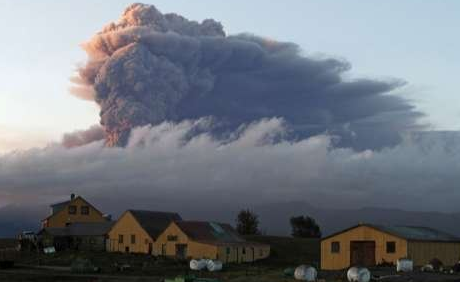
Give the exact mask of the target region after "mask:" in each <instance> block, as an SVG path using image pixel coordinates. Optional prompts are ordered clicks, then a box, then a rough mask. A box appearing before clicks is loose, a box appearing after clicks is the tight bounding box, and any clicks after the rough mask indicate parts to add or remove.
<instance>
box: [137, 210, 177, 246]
mask: <svg viewBox="0 0 460 282" xmlns="http://www.w3.org/2000/svg"><path fill="white" fill-rule="evenodd" d="M128 212H130V213H131V214H132V215H133V216H134V218H135V219H136V220H137V222H138V223H139V224H140V225H141V226H142V228H144V230H145V231H146V232H147V233H148V234H149V235H150V236H151V237H152V239H154V240H156V239H157V238H158V236H159V235H160V234H161V233H162V232H163V231H164V230H165V229H166V227H168V225H169V224H170V223H171V222H172V221H179V220H182V218H181V216H180V215H179V214H178V213H173V212H158V211H144V210H128Z"/></svg>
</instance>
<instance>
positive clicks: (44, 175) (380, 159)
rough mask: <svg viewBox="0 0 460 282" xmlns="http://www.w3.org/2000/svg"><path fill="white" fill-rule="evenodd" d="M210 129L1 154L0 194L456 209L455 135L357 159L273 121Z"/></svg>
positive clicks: (157, 204)
mask: <svg viewBox="0 0 460 282" xmlns="http://www.w3.org/2000/svg"><path fill="white" fill-rule="evenodd" d="M212 123H213V122H212V121H209V120H206V119H201V120H197V121H184V122H182V123H179V124H173V123H162V124H160V125H157V126H145V127H140V128H137V129H135V130H133V132H132V136H131V138H130V139H129V140H128V142H127V146H126V147H125V148H107V147H105V146H103V142H94V143H91V144H88V145H85V146H81V147H75V148H71V149H67V148H64V147H62V146H56V145H54V146H50V147H48V148H47V149H45V150H43V149H36V150H29V151H24V152H16V153H11V154H7V155H5V156H2V157H0V187H2V190H1V192H0V194H1V196H2V199H4V200H5V201H8V199H9V197H10V196H12V195H14V196H15V198H14V199H10V200H11V201H10V202H16V203H18V202H21V200H20V199H21V197H25V198H26V199H30V197H32V196H38V195H50V199H53V201H54V199H55V198H56V197H59V196H63V197H65V198H67V196H68V195H69V194H70V193H71V192H74V193H78V194H82V195H86V196H87V197H90V198H98V199H99V203H102V204H104V203H107V202H113V203H115V204H114V206H116V207H117V208H119V209H127V208H135V207H140V206H142V207H145V208H150V209H166V210H170V209H174V208H175V207H178V206H184V203H188V204H187V205H186V206H189V207H190V209H194V208H197V209H198V208H199V207H200V206H202V205H205V204H206V205H208V204H209V203H210V202H212V203H213V204H215V205H216V209H218V208H217V207H219V205H224V204H227V205H231V206H233V207H235V206H245V205H248V206H253V205H256V204H263V203H278V202H287V201H292V200H296V201H306V202H310V203H312V204H313V205H317V206H327V207H335V208H337V207H348V208H349V207H362V206H381V207H382V206H385V207H399V208H401V207H403V208H406V209H423V210H445V211H452V210H456V209H457V210H458V197H459V196H460V194H459V193H460V192H459V190H458V183H459V182H460V174H459V173H458V172H459V171H460V147H459V144H460V142H459V141H460V136H459V134H457V135H455V134H447V133H446V135H445V136H444V137H442V138H439V137H435V138H432V137H431V135H429V134H428V135H427V136H423V135H415V136H412V137H411V138H407V139H406V140H405V141H404V142H402V143H401V144H399V145H397V146H395V147H393V148H387V149H384V150H381V151H372V150H366V151H362V152H356V151H354V150H353V149H346V148H336V147H334V146H333V138H332V137H330V136H327V135H319V136H315V137H312V138H309V139H304V140H299V141H288V140H286V139H284V138H283V136H285V135H286V132H287V131H288V129H287V127H286V124H285V123H284V122H283V120H281V119H267V120H262V121H259V122H256V123H252V124H249V125H246V126H245V127H242V128H240V129H239V130H237V131H235V132H233V134H231V135H230V136H229V137H228V138H226V139H223V140H222V139H215V138H214V137H213V135H212V134H210V133H207V132H205V130H204V129H205V128H210V127H212ZM197 128H198V131H201V132H202V133H199V134H196V133H195V132H196V131H197ZM191 132H193V134H191ZM414 140H417V142H416V143H414ZM445 140H451V141H445ZM449 142H450V143H449ZM51 195H52V196H53V197H54V198H51ZM120 199H123V204H120ZM24 201H25V200H24ZM50 201H51V200H50ZM208 207H209V205H208ZM209 209H210V211H209V212H211V213H212V210H213V209H212V208H211V207H209ZM107 210H109V211H110V209H107Z"/></svg>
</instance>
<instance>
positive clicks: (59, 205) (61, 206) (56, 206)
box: [50, 201, 70, 215]
mask: <svg viewBox="0 0 460 282" xmlns="http://www.w3.org/2000/svg"><path fill="white" fill-rule="evenodd" d="M69 203H70V201H65V202H60V203H56V204H52V205H51V206H50V207H51V209H52V210H53V215H54V214H56V213H58V212H60V211H62V210H63V209H64V208H65V207H66V206H67V205H68V204H69Z"/></svg>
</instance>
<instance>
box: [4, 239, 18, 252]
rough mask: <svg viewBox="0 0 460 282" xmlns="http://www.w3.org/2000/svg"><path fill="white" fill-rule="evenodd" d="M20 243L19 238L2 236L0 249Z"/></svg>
mask: <svg viewBox="0 0 460 282" xmlns="http://www.w3.org/2000/svg"><path fill="white" fill-rule="evenodd" d="M17 245H18V240H16V239H9V238H0V249H3V248H15V247H16V246H17Z"/></svg>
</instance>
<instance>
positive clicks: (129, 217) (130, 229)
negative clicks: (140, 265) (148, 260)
mask: <svg viewBox="0 0 460 282" xmlns="http://www.w3.org/2000/svg"><path fill="white" fill-rule="evenodd" d="M133 235H134V243H133V241H132V238H131V237H132V236H133ZM120 236H122V239H121V238H120ZM154 242H155V240H154V238H152V236H150V234H149V233H148V232H147V231H146V230H145V229H144V228H143V227H142V225H141V224H140V223H139V222H138V220H137V219H136V217H135V216H133V214H132V213H131V212H130V211H125V212H124V213H123V214H122V215H121V216H120V218H119V219H118V220H117V222H116V223H115V224H114V225H113V226H112V228H111V229H110V231H109V243H108V244H109V246H108V249H109V251H111V252H126V251H129V252H133V253H149V252H150V249H149V248H150V247H151V250H152V253H153V243H154ZM127 248H128V249H127Z"/></svg>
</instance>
